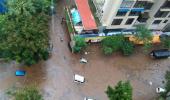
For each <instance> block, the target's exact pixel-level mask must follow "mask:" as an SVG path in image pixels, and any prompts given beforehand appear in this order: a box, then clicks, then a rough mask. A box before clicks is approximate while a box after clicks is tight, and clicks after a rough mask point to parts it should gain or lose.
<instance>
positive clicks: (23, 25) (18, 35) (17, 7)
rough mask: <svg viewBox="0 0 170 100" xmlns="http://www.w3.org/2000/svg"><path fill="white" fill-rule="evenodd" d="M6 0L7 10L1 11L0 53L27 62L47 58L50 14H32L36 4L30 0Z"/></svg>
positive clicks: (8, 57) (10, 58)
mask: <svg viewBox="0 0 170 100" xmlns="http://www.w3.org/2000/svg"><path fill="white" fill-rule="evenodd" d="M7 2H8V3H7V4H8V7H9V9H8V12H7V13H6V14H5V15H0V18H1V19H0V26H1V28H0V51H1V52H0V55H1V57H3V58H5V59H8V60H16V61H17V62H24V63H25V64H27V65H32V64H35V63H37V62H38V61H39V60H42V59H44V60H45V59H47V58H48V48H49V45H48V44H49V43H48V40H49V39H48V20H49V17H48V16H47V15H46V14H45V13H44V12H41V13H39V12H37V13H36V14H35V15H34V14H32V12H34V11H35V9H36V7H34V6H33V5H34V2H33V1H31V0H28V1H27V0H24V1H23V0H8V1H7ZM11 2H14V4H11ZM29 7H30V8H29ZM33 9H34V10H33Z"/></svg>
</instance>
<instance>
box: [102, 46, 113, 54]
mask: <svg viewBox="0 0 170 100" xmlns="http://www.w3.org/2000/svg"><path fill="white" fill-rule="evenodd" d="M103 52H104V54H105V55H111V54H112V53H113V49H112V48H110V47H103Z"/></svg>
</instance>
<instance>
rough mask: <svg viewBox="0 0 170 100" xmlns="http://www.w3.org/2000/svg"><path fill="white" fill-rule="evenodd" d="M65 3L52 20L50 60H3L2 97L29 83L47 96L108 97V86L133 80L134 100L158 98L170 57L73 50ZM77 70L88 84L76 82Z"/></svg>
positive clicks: (51, 99) (73, 99) (70, 99)
mask: <svg viewBox="0 0 170 100" xmlns="http://www.w3.org/2000/svg"><path fill="white" fill-rule="evenodd" d="M63 4H64V3H63V2H61V1H60V2H59V4H58V5H57V11H56V15H54V16H53V19H52V20H53V21H52V24H50V26H51V32H50V38H51V41H52V43H53V52H52V56H51V57H50V59H49V60H47V61H45V62H44V61H41V62H40V63H39V64H36V65H33V66H31V67H26V66H22V65H19V64H16V63H15V62H10V63H9V62H8V63H7V62H0V100H9V98H7V96H6V95H5V92H6V90H7V89H9V88H12V87H15V86H17V87H18V86H23V85H28V84H36V85H37V86H38V87H39V89H40V91H41V93H42V94H43V96H44V99H45V100H83V98H84V96H90V97H94V98H96V99H97V100H108V99H107V96H106V94H105V93H104V92H105V91H106V89H107V86H108V85H111V86H114V85H116V83H117V82H118V81H120V80H130V82H131V84H132V86H133V99H134V100H155V98H156V97H157V94H156V93H155V88H156V87H158V86H163V85H164V84H163V83H162V81H164V74H165V72H166V70H170V59H163V60H152V59H151V58H149V57H148V55H147V54H144V53H142V50H141V49H140V48H137V49H136V51H135V53H134V54H133V55H132V56H130V57H124V56H122V55H121V54H120V53H116V54H113V55H112V56H109V57H106V56H104V55H102V53H101V51H100V46H98V45H93V46H91V47H89V48H88V49H87V51H88V52H90V53H89V54H87V55H84V54H82V55H75V54H72V53H71V52H70V51H69V49H68V47H67V42H68V35H67V33H66V31H65V26H64V25H62V24H60V22H61V18H62V16H63V13H62V12H63V10H62V6H63ZM60 37H62V38H63V39H64V41H63V42H61V41H60ZM80 57H85V58H86V59H87V60H88V63H87V64H81V63H79V59H80ZM17 69H23V70H26V72H27V73H26V76H24V77H16V76H15V70H17ZM74 74H80V75H83V76H84V77H85V78H86V82H85V84H75V83H74V82H73V75H74ZM151 82H152V85H151V84H149V83H151Z"/></svg>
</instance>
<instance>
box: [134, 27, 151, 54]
mask: <svg viewBox="0 0 170 100" xmlns="http://www.w3.org/2000/svg"><path fill="white" fill-rule="evenodd" d="M136 30H137V34H135V37H136V38H137V41H143V42H144V50H145V51H146V50H148V49H149V48H151V46H152V45H151V41H152V39H153V35H152V33H151V31H150V30H148V29H147V28H146V27H145V26H144V25H138V26H137V27H136Z"/></svg>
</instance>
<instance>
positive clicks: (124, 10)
mask: <svg viewBox="0 0 170 100" xmlns="http://www.w3.org/2000/svg"><path fill="white" fill-rule="evenodd" d="M118 11H119V12H128V11H129V8H120V9H119V10H118Z"/></svg>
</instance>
